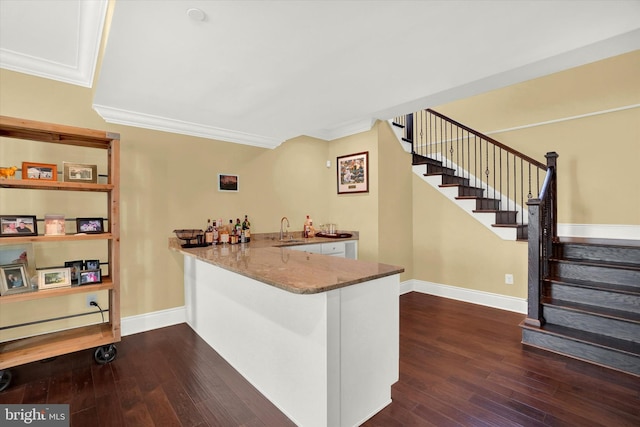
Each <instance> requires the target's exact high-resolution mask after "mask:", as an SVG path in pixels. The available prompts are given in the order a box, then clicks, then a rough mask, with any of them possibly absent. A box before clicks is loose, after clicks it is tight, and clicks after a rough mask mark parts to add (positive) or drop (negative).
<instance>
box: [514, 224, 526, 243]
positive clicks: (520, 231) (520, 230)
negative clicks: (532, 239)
mask: <svg viewBox="0 0 640 427" xmlns="http://www.w3.org/2000/svg"><path fill="white" fill-rule="evenodd" d="M528 238H529V226H528V225H526V224H525V225H523V226H521V227H518V237H517V239H518V240H527V239H528Z"/></svg>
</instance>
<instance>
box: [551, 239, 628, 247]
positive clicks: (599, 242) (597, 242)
mask: <svg viewBox="0 0 640 427" xmlns="http://www.w3.org/2000/svg"><path fill="white" fill-rule="evenodd" d="M559 239H560V244H565V243H567V244H577V245H587V246H592V245H594V246H611V247H629V248H637V247H640V240H629V239H601V238H592V237H559Z"/></svg>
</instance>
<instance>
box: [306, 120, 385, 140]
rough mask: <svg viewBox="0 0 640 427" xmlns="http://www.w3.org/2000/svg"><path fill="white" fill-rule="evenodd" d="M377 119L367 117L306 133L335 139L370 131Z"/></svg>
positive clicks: (315, 136)
mask: <svg viewBox="0 0 640 427" xmlns="http://www.w3.org/2000/svg"><path fill="white" fill-rule="evenodd" d="M376 120H377V119H375V118H371V117H368V118H366V119H360V120H354V121H350V122H348V123H344V124H341V125H338V126H336V127H333V128H331V129H319V130H317V131H313V132H307V133H306V135H308V136H311V137H314V138H319V139H324V140H325V141H333V140H334V139H338V138H344V137H346V136H350V135H355V134H357V133H361V132H367V131H370V130H371V128H372V127H373V125H374V124H375V122H376Z"/></svg>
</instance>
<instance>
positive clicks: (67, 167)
mask: <svg viewBox="0 0 640 427" xmlns="http://www.w3.org/2000/svg"><path fill="white" fill-rule="evenodd" d="M62 166H63V173H62V180H63V181H64V182H84V183H85V184H97V183H98V166H97V165H87V164H83V163H71V162H62Z"/></svg>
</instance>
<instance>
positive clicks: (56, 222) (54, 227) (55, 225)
mask: <svg viewBox="0 0 640 427" xmlns="http://www.w3.org/2000/svg"><path fill="white" fill-rule="evenodd" d="M65 224H66V223H65V222H64V215H45V216H44V235H45V236H64V235H65V232H66V225H65Z"/></svg>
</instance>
